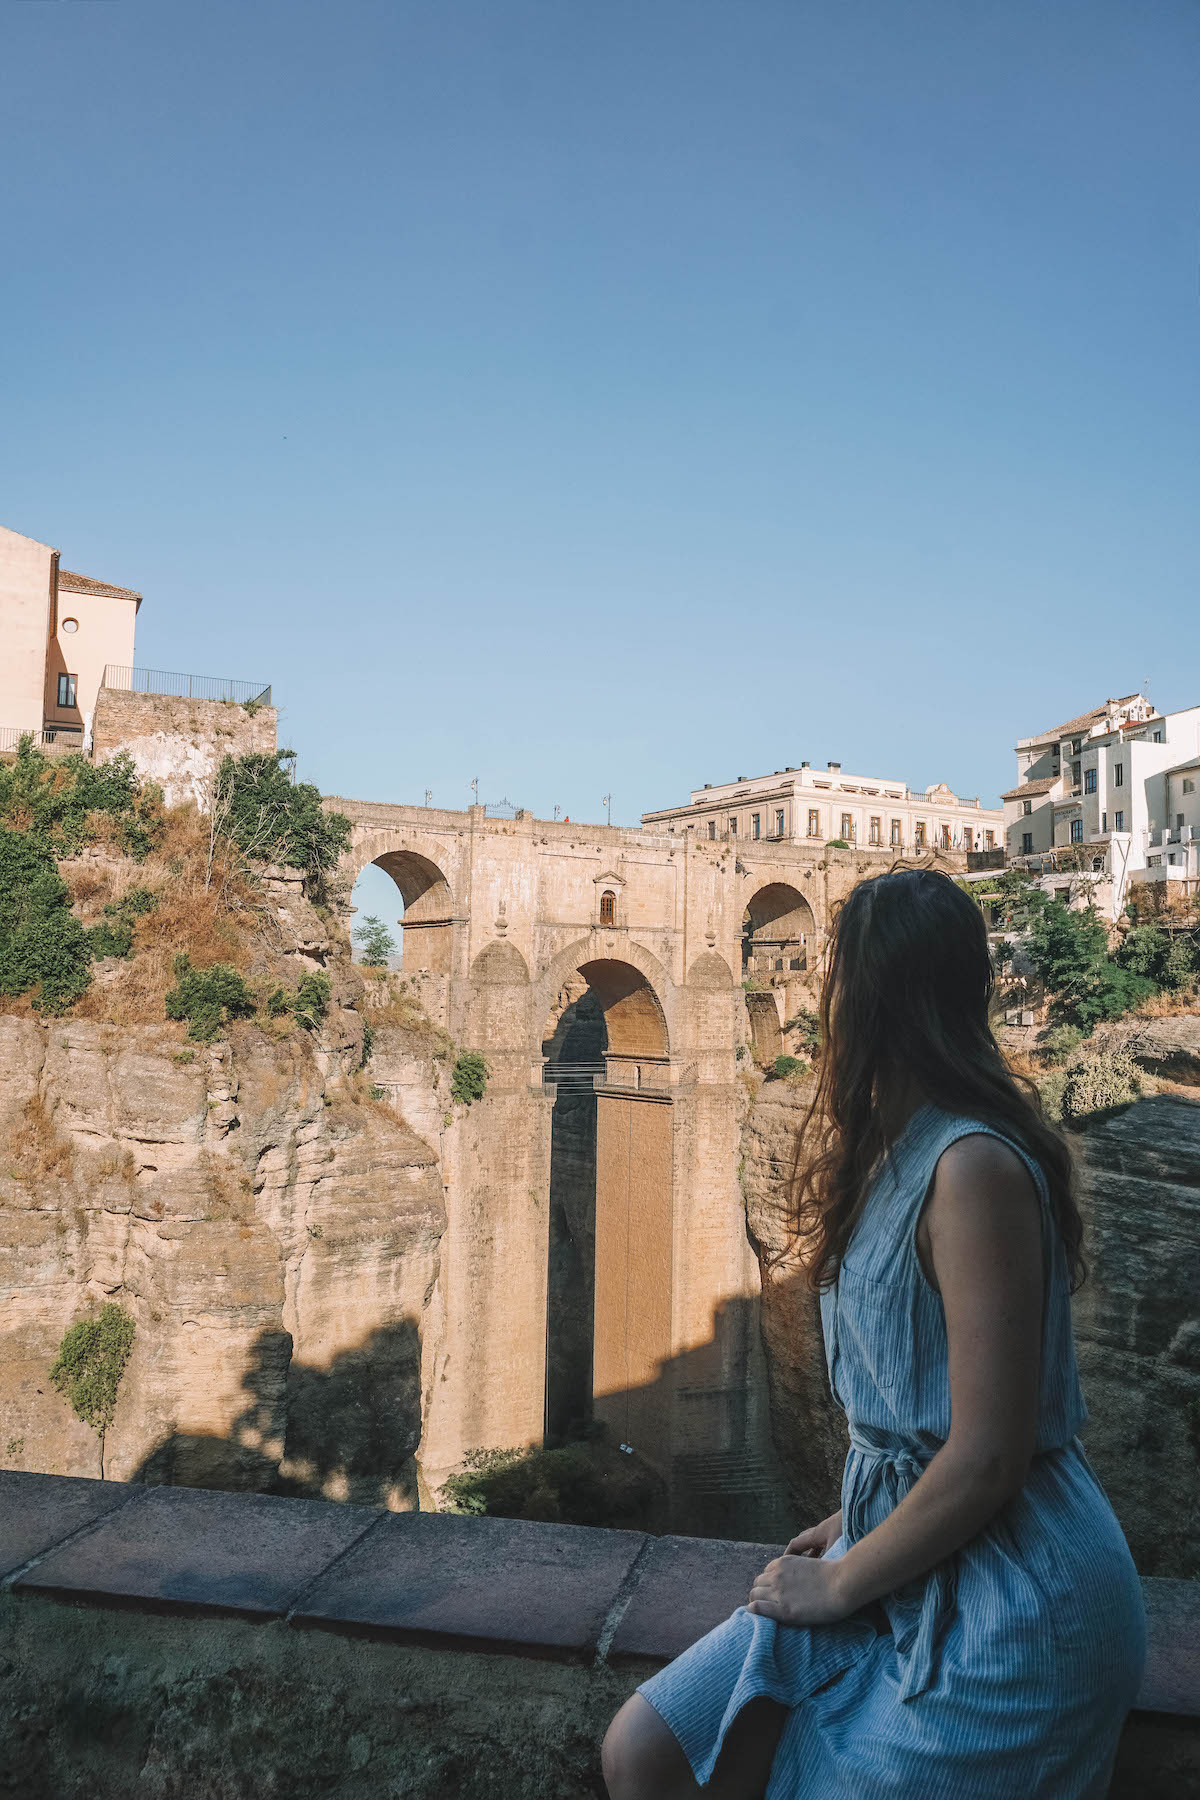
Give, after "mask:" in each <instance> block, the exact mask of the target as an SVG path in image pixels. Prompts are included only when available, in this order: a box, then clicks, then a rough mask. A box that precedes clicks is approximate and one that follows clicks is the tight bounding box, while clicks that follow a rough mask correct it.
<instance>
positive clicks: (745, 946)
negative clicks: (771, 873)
mask: <svg viewBox="0 0 1200 1800" xmlns="http://www.w3.org/2000/svg"><path fill="white" fill-rule="evenodd" d="M815 938H816V920H815V919H814V918H813V910H812V907H811V906H810V905H809V904H808V901H807V900H806V899H805V898H804V895H803V894H802V893H800V891H799V889H798V888H794V887H791V886H789V884H788V883H787V882H785V881H773V882H770V883H769V884H768V885H767V886H766V887H761V888H759V890H758V892H757V893H756V894H754V895H753V896H752V897H751V899H750V901H749V903H748V905H747V907H746V910H745V912H744V914H743V915H742V974H743V976H744V977H747V978H752V979H753V981H754V983H755V985H756V986H758V987H785V986H786V985H787V983H788V982H789V981H790V980H794V979H795V978H796V976H798V975H802V974H804V973H806V972H807V970H808V967H809V953H810V951H812V950H814V949H815Z"/></svg>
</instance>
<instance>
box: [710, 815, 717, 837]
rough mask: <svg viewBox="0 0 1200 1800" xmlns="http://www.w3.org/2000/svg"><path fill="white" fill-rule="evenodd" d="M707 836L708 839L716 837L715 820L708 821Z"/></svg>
mask: <svg viewBox="0 0 1200 1800" xmlns="http://www.w3.org/2000/svg"><path fill="white" fill-rule="evenodd" d="M708 835H709V837H710V838H715V837H716V835H717V821H716V820H715V819H710V820H709V821H708Z"/></svg>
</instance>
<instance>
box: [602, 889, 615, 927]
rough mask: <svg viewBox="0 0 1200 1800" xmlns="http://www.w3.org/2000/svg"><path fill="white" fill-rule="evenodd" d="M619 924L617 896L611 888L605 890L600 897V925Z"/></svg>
mask: <svg viewBox="0 0 1200 1800" xmlns="http://www.w3.org/2000/svg"><path fill="white" fill-rule="evenodd" d="M616 922H617V896H616V895H615V894H614V893H613V891H612V889H611V888H605V890H604V892H603V893H602V894H601V896H600V923H601V924H602V925H615V924H616Z"/></svg>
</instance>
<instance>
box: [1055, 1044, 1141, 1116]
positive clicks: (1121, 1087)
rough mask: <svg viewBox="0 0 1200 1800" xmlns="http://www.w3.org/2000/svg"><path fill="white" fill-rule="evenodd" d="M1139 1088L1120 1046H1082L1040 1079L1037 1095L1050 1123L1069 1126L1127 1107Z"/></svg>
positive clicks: (1134, 1068) (1129, 1056)
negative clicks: (1096, 1114)
mask: <svg viewBox="0 0 1200 1800" xmlns="http://www.w3.org/2000/svg"><path fill="white" fill-rule="evenodd" d="M1142 1087H1143V1083H1142V1075H1141V1071H1140V1069H1139V1068H1138V1065H1137V1063H1136V1062H1135V1060H1134V1058H1133V1055H1132V1053H1131V1052H1130V1051H1129V1050H1128V1049H1126V1048H1125V1047H1124V1046H1120V1045H1117V1046H1112V1047H1109V1046H1107V1045H1092V1046H1087V1045H1085V1046H1083V1047H1082V1048H1081V1049H1079V1050H1077V1051H1076V1052H1075V1054H1074V1055H1073V1056H1072V1057H1071V1059H1070V1061H1069V1062H1068V1063H1067V1065H1066V1067H1065V1068H1063V1069H1056V1070H1055V1071H1054V1072H1053V1074H1050V1075H1046V1076H1044V1077H1043V1078H1042V1080H1041V1081H1040V1082H1039V1083H1038V1092H1039V1093H1040V1095H1041V1098H1042V1105H1043V1106H1044V1107H1045V1109H1046V1111H1047V1112H1048V1113H1049V1115H1050V1117H1051V1118H1052V1119H1058V1120H1063V1121H1067V1122H1070V1121H1072V1120H1081V1119H1086V1118H1089V1117H1090V1116H1091V1115H1092V1114H1094V1113H1100V1112H1109V1111H1111V1109H1112V1108H1113V1107H1116V1106H1128V1105H1129V1104H1130V1103H1131V1102H1132V1101H1134V1100H1136V1099H1138V1098H1139V1096H1140V1095H1141V1093H1142Z"/></svg>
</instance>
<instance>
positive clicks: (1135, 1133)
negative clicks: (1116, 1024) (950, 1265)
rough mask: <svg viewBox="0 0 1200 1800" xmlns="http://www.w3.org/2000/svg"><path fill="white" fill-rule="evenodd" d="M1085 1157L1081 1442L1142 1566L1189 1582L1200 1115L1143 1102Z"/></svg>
mask: <svg viewBox="0 0 1200 1800" xmlns="http://www.w3.org/2000/svg"><path fill="white" fill-rule="evenodd" d="M1158 1023H1162V1024H1167V1023H1168V1021H1166V1020H1163V1021H1160V1022H1158ZM1170 1023H1179V1021H1170ZM1080 1157H1081V1165H1082V1168H1081V1175H1082V1182H1081V1186H1082V1191H1083V1206H1084V1212H1085V1218H1086V1222H1087V1227H1088V1237H1087V1243H1086V1254H1087V1256H1088V1260H1089V1263H1090V1265H1091V1270H1092V1274H1091V1279H1090V1280H1089V1281H1087V1282H1085V1284H1084V1286H1083V1287H1082V1288H1081V1289H1080V1290H1079V1292H1078V1293H1077V1294H1076V1296H1075V1301H1074V1313H1075V1339H1076V1346H1077V1351H1078V1356H1079V1364H1080V1373H1081V1376H1082V1378H1083V1389H1084V1395H1085V1398H1086V1400H1087V1404H1088V1410H1089V1414H1090V1417H1089V1419H1088V1423H1087V1425H1086V1426H1085V1427H1084V1430H1083V1432H1082V1433H1081V1436H1082V1438H1083V1441H1084V1444H1085V1445H1086V1447H1087V1453H1088V1456H1089V1458H1090V1459H1091V1461H1092V1463H1093V1465H1094V1467H1095V1469H1096V1473H1097V1474H1098V1475H1099V1477H1100V1479H1101V1481H1102V1482H1103V1484H1104V1486H1105V1488H1106V1490H1107V1492H1108V1495H1109V1498H1110V1499H1111V1500H1112V1503H1113V1506H1114V1507H1115V1509H1116V1512H1117V1517H1118V1518H1119V1519H1120V1521H1121V1524H1122V1526H1123V1528H1124V1531H1125V1535H1126V1537H1127V1538H1128V1539H1129V1545H1130V1549H1131V1550H1132V1552H1133V1556H1134V1560H1135V1562H1136V1563H1137V1565H1138V1568H1139V1569H1140V1570H1141V1572H1142V1573H1143V1574H1145V1575H1171V1576H1180V1577H1185V1578H1186V1577H1189V1576H1192V1575H1194V1574H1195V1573H1196V1571H1197V1570H1198V1569H1200V1104H1198V1103H1197V1102H1196V1101H1194V1100H1190V1099H1186V1098H1183V1097H1180V1096H1177V1095H1170V1096H1168V1095H1158V1096H1157V1097H1155V1098H1153V1099H1148V1100H1139V1101H1138V1102H1137V1103H1136V1104H1135V1105H1133V1106H1129V1107H1126V1108H1125V1109H1124V1110H1123V1111H1122V1112H1119V1113H1115V1114H1114V1115H1113V1116H1112V1117H1110V1118H1108V1119H1105V1120H1098V1121H1097V1122H1096V1123H1095V1124H1093V1125H1092V1126H1091V1128H1090V1129H1089V1130H1087V1131H1086V1132H1084V1133H1082V1134H1081V1138H1080Z"/></svg>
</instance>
